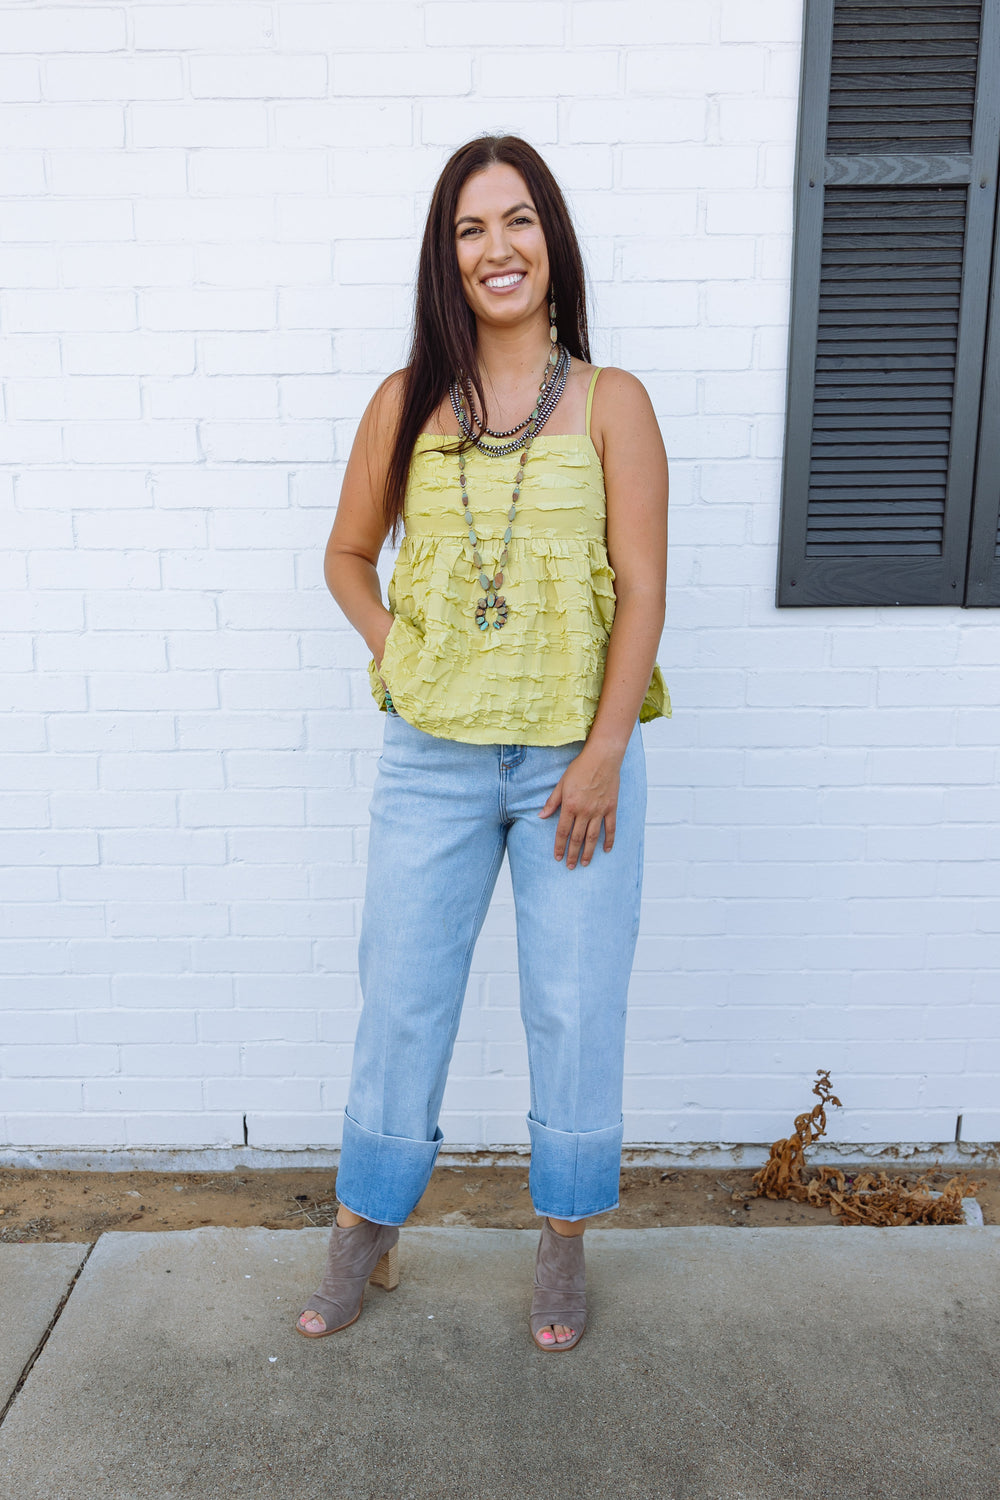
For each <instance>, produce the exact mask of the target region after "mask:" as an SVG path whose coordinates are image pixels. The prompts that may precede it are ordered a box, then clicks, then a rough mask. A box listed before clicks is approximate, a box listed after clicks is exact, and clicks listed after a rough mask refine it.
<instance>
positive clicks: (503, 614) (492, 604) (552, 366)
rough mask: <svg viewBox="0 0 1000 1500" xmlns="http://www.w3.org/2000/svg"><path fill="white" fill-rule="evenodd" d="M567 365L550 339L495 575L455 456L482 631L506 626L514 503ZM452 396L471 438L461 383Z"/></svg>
mask: <svg viewBox="0 0 1000 1500" xmlns="http://www.w3.org/2000/svg"><path fill="white" fill-rule="evenodd" d="M553 332H554V329H553ZM569 363H570V361H569V351H568V350H567V349H565V348H562V349H560V350H559V351H558V353H557V351H556V348H555V344H554V340H553V348H552V352H551V355H550V358H549V361H548V362H547V364H546V367H545V378H544V379H543V380H542V383H541V385H540V386H539V388H538V400H537V401H536V402H535V406H534V410H533V411H532V413H531V416H530V417H529V418H528V420H527V422H526V423H521V426H522V427H524V429H525V434H524V437H523V438H522V439H521V443H523V447H522V448H521V454H520V457H519V459H518V468H517V474H516V476H515V478H514V493H513V495H512V497H511V504H510V509H509V510H508V512H507V529H506V530H505V531H504V534H503V546H502V548H501V552H500V557H499V560H498V561H497V566H496V572H495V573H494V574H493V575H492V576H491V575H490V574H489V573H487V571H486V567H485V565H484V563H483V558H482V554H481V552H480V550H479V537H478V535H477V534H476V527H475V522H474V520H473V517H472V511H471V509H470V508H469V490H468V483H467V480H466V476H465V454H464V453H460V454H459V456H458V482H459V484H460V485H461V487H462V514H463V516H464V517H465V522H466V525H467V526H468V528H469V547H470V549H471V551H472V561H473V563H474V564H475V566H476V567H477V568H478V569H479V584H480V586H481V588H482V589H483V591H484V592H483V594H482V596H481V597H480V598H479V599H478V600H477V601H476V624H477V625H478V627H479V629H480V630H481V631H486V630H489V628H490V625H492V626H493V629H494V630H502V629H503V627H504V626H505V625H506V623H507V601H506V599H505V598H504V596H503V594H501V592H500V590H501V589H502V588H503V578H504V569H505V568H506V566H507V551H508V548H509V546H510V538H511V528H512V527H513V524H514V518H515V517H516V515H517V502H518V499H519V498H520V495H521V484H522V482H523V480H524V465H525V462H526V460H527V457H528V453H529V452H530V449H531V444H532V441H533V440H534V437H535V433H536V432H537V431H538V429H539V427H540V426H541V425H542V424H541V422H540V421H539V414H540V412H541V411H542V409H543V408H545V407H547V408H548V409H547V411H546V413H545V415H546V416H547V415H548V412H549V411H551V410H552V408H553V407H554V406H555V404H556V401H558V399H559V397H560V396H561V395H562V390H563V387H564V386H565V383H566V374H567V372H568V370H569ZM553 387H557V389H556V390H555V391H553V389H552V388H553ZM552 395H554V397H555V399H554V400H551V399H547V398H550V397H551V396H552ZM451 396H452V405H453V407H454V408H455V411H456V415H457V416H458V421H459V426H460V428H461V430H462V433H463V435H464V436H465V437H472V435H473V427H472V421H471V420H470V415H469V414H467V413H466V409H465V392H464V391H463V389H462V385H461V383H460V382H458V381H455V382H454V383H453V385H452V388H451ZM470 406H471V403H470ZM515 430H516V429H515ZM504 436H506V434H504ZM521 443H518V444H517V445H516V446H518V447H520V446H521ZM475 446H476V447H477V448H478V449H479V451H480V452H481V453H487V454H490V456H493V455H492V454H491V453H490V449H489V448H488V447H487V446H486V445H485V444H484V443H483V442H482V439H481V438H480V439H479V441H476V442H475ZM508 451H509V450H508ZM491 612H492V614H493V619H492V620H491V619H490V614H491Z"/></svg>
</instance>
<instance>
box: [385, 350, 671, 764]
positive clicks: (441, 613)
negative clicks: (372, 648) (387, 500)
mask: <svg viewBox="0 0 1000 1500" xmlns="http://www.w3.org/2000/svg"><path fill="white" fill-rule="evenodd" d="M599 373H600V371H595V372H594V376H593V379H592V380H591V383H590V390H589V391H588V393H587V422H586V427H587V431H586V433H571V434H569V435H556V436H549V435H547V434H546V433H545V432H544V430H543V431H542V432H540V433H539V434H538V436H537V437H536V438H535V440H534V441H533V443H532V445H531V450H530V452H529V454H528V460H527V463H526V464H525V470H524V479H523V480H522V482H521V494H520V498H519V500H518V505H517V515H516V519H515V521H514V526H513V535H512V537H511V540H510V545H509V547H508V558H507V566H506V567H505V569H504V583H503V590H502V592H503V594H504V597H505V598H506V600H507V607H508V616H507V623H506V625H505V626H504V627H503V628H502V629H501V630H496V629H494V628H493V627H492V626H491V627H490V629H489V630H485V631H480V629H479V627H478V626H477V624H476V619H475V613H476V603H477V601H478V600H479V598H481V596H482V594H483V589H482V587H481V585H480V583H479V569H478V568H477V567H476V566H475V565H474V563H473V561H472V555H471V550H470V547H469V543H468V538H467V529H468V528H467V526H466V524H465V520H464V516H463V511H462V500H461V491H460V488H459V483H458V459H457V457H456V456H455V454H454V452H452V453H446V452H445V453H443V452H441V451H440V450H441V447H442V443H445V444H448V445H449V446H451V440H449V439H447V438H445V439H442V438H441V437H440V436H438V435H436V434H434V433H421V434H420V436H419V437H418V438H417V441H416V444H415V445H414V449H413V457H412V460H411V462H410V473H409V479H408V482H407V488H406V497H405V501H404V508H403V532H404V534H403V541H402V545H401V547H400V550H399V555H398V557H397V559H396V566H395V568H394V570H393V574H392V579H391V581H390V583H389V589H388V594H389V608H390V609H391V611H392V613H393V615H394V616H395V619H394V620H393V623H392V626H391V627H390V630H389V635H388V638H387V640H386V643H385V652H384V654H383V657H382V665H381V669H380V670H379V669H377V668H376V666H375V661H374V659H372V661H370V662H369V665H368V674H369V678H370V680H371V686H372V693H373V696H374V698H375V701H376V702H377V703H378V705H379V707H380V708H383V709H384V708H385V706H386V705H385V688H384V687H383V680H384V682H385V683H386V684H387V685H388V688H389V692H390V694H391V695H392V702H393V706H394V708H395V709H396V710H397V712H398V713H399V714H400V715H401V716H402V717H403V718H404V719H406V720H407V721H408V722H409V723H410V724H413V725H414V726H415V727H416V728H417V729H423V730H425V731H426V732H427V733H428V734H434V735H438V736H439V737H440V738H442V739H449V740H462V741H465V742H466V743H467V744H474V745H486V744H504V743H506V744H519V745H565V744H570V743H572V742H573V741H575V740H582V739H586V737H587V734H588V733H589V730H590V726H591V724H592V722H593V719H594V714H595V713H596V711H597V702H598V698H599V697H600V693H601V685H602V683H603V681H604V663H605V658H606V656H607V647H608V637H609V635H610V633H611V626H612V623H613V621H614V617H615V591H614V577H615V575H614V572H613V571H612V568H611V566H610V563H609V562H608V550H607V512H606V497H605V490H604V472H603V470H602V468H601V462H600V459H599V458H598V456H597V450H596V448H595V447H594V444H593V442H592V441H591V438H590V413H591V407H592V405H593V399H594V385H595V383H596V380H597V376H598V374H599ZM517 467H518V453H513V454H511V455H509V457H507V458H488V457H486V456H485V455H484V454H482V453H480V452H479V451H478V449H476V448H470V449H469V450H468V451H467V453H466V454H465V472H466V475H467V477H468V492H469V509H470V510H471V512H472V514H473V516H474V518H475V526H476V532H477V534H478V536H479V538H480V541H479V550H480V553H481V554H482V558H483V564H484V568H485V571H486V572H487V573H489V574H491V575H492V574H493V573H494V572H495V571H496V563H497V560H498V558H499V556H500V552H501V550H502V546H503V543H502V540H501V538H502V536H503V533H504V530H505V528H506V526H507V524H508V522H507V512H508V510H509V509H510V504H511V491H512V490H513V487H514V475H515V474H516V472H517ZM669 714H670V698H669V695H668V693H667V689H666V686H665V684H664V681H663V677H662V674H661V672H660V668H659V666H655V667H654V668H653V674H652V678H651V681H650V684H649V689H648V691H647V693H646V697H645V701H644V702H643V705H642V710H641V712H640V715H639V717H640V720H641V721H642V722H643V723H645V722H646V721H648V720H650V719H656V718H661V717H664V716H667V717H669Z"/></svg>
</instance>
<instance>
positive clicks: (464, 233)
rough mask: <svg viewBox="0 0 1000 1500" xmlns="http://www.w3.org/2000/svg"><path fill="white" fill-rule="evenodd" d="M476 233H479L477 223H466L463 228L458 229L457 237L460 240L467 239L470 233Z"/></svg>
mask: <svg viewBox="0 0 1000 1500" xmlns="http://www.w3.org/2000/svg"><path fill="white" fill-rule="evenodd" d="M478 233H479V227H478V225H476V224H467V225H466V227H465V228H464V229H460V230H459V232H458V237H459V239H460V240H467V239H468V238H469V235H470V234H478Z"/></svg>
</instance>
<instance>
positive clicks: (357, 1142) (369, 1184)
mask: <svg viewBox="0 0 1000 1500" xmlns="http://www.w3.org/2000/svg"><path fill="white" fill-rule="evenodd" d="M443 1140H444V1136H443V1135H442V1133H441V1131H440V1130H436V1131H435V1133H434V1139H433V1140H432V1141H411V1140H407V1139H406V1138H405V1137H404V1136H399V1135H379V1134H378V1133H377V1132H376V1131H374V1130H366V1129H365V1127H364V1126H363V1125H359V1124H358V1122H357V1120H355V1119H353V1118H352V1117H351V1116H350V1115H349V1114H346V1113H345V1115H344V1140H343V1145H342V1146H341V1148H340V1166H339V1168H338V1171H337V1188H336V1191H337V1198H338V1200H339V1201H340V1202H341V1203H342V1204H343V1205H344V1207H345V1208H349V1209H350V1210H351V1213H352V1214H360V1216H361V1218H363V1219H368V1220H370V1221H371V1223H373V1224H391V1225H399V1224H405V1223H406V1220H407V1219H408V1218H409V1216H410V1214H411V1213H412V1212H413V1210H414V1209H415V1208H416V1206H417V1204H418V1203H419V1202H420V1199H421V1198H422V1197H423V1194H424V1190H425V1188H426V1187H427V1184H428V1182H429V1181H430V1176H431V1173H432V1172H433V1170H434V1163H435V1162H436V1161H437V1155H438V1152H439V1151H440V1150H441V1142H442V1141H443Z"/></svg>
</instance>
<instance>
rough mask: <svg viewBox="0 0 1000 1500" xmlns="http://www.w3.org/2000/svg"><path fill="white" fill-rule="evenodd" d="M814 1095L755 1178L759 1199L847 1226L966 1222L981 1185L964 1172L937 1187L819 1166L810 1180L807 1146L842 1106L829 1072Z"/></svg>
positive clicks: (820, 1076) (823, 1072)
mask: <svg viewBox="0 0 1000 1500" xmlns="http://www.w3.org/2000/svg"><path fill="white" fill-rule="evenodd" d="M813 1093H814V1094H815V1095H816V1096H817V1098H818V1099H819V1103H818V1104H815V1105H813V1108H812V1109H811V1110H810V1111H809V1113H808V1114H802V1115H799V1116H798V1117H797V1118H796V1121H795V1130H794V1132H793V1133H792V1134H791V1135H790V1136H789V1137H788V1138H787V1140H781V1141H775V1143H774V1145H773V1146H772V1147H771V1154H770V1156H769V1157H768V1159H767V1161H766V1162H765V1163H764V1165H763V1166H762V1167H761V1169H760V1171H759V1172H755V1173H754V1175H753V1185H754V1189H755V1192H754V1196H755V1197H757V1198H791V1199H793V1200H794V1201H795V1202H796V1203H814V1204H815V1205H816V1206H817V1208H824V1207H825V1208H829V1210H830V1212H831V1214H833V1215H835V1216H836V1217H837V1218H839V1219H840V1220H841V1222H842V1223H844V1224H870V1225H874V1226H875V1227H876V1228H883V1229H884V1228H889V1227H891V1226H894V1225H901V1224H961V1223H962V1222H963V1220H964V1212H963V1208H962V1199H963V1198H968V1197H971V1196H972V1195H973V1194H974V1193H976V1192H978V1191H979V1189H980V1187H981V1186H982V1184H981V1183H978V1182H970V1181H969V1180H968V1178H967V1177H966V1176H965V1174H964V1173H959V1174H958V1175H957V1176H955V1177H952V1178H950V1179H949V1181H948V1182H946V1183H945V1184H944V1186H943V1187H942V1188H940V1189H934V1188H933V1187H932V1186H931V1184H930V1182H929V1181H928V1179H927V1178H926V1177H915V1178H913V1179H912V1180H911V1179H910V1178H908V1177H905V1176H904V1177H890V1176H889V1175H888V1174H887V1173H886V1172H868V1171H863V1172H858V1173H856V1174H855V1175H854V1176H853V1177H847V1176H845V1174H844V1173H843V1172H841V1171H840V1170H839V1168H837V1167H818V1168H817V1169H816V1172H815V1174H814V1175H813V1176H810V1177H807V1176H806V1171H805V1169H806V1156H805V1153H806V1147H807V1146H810V1145H812V1143H813V1142H814V1141H818V1140H819V1138H820V1136H822V1135H825V1134H826V1106H827V1105H828V1104H830V1105H833V1106H835V1107H836V1108H837V1109H840V1108H842V1106H841V1103H840V1100H839V1099H838V1098H837V1096H836V1095H835V1094H834V1092H833V1089H832V1087H831V1085H830V1074H829V1070H828V1069H825V1068H819V1069H818V1070H817V1073H816V1082H815V1083H814V1084H813Z"/></svg>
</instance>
